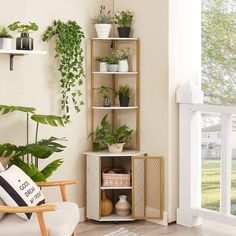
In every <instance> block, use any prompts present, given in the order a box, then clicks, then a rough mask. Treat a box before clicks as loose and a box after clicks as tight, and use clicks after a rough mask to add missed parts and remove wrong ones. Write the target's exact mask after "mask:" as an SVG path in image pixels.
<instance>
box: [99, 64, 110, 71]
mask: <svg viewBox="0 0 236 236" xmlns="http://www.w3.org/2000/svg"><path fill="white" fill-rule="evenodd" d="M99 71H100V72H107V71H108V64H107V62H100V63H99Z"/></svg>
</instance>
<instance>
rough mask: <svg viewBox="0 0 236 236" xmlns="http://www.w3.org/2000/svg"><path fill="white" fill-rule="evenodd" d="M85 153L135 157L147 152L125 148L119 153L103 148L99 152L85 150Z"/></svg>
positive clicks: (144, 154)
mask: <svg viewBox="0 0 236 236" xmlns="http://www.w3.org/2000/svg"><path fill="white" fill-rule="evenodd" d="M84 154H85V155H90V156H98V157H99V156H101V157H126V156H127V157H129V156H130V157H135V156H146V155H147V153H146V152H142V151H129V150H124V151H123V152H119V153H112V152H109V151H108V150H102V151H97V152H85V153H84Z"/></svg>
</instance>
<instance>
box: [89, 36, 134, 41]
mask: <svg viewBox="0 0 236 236" xmlns="http://www.w3.org/2000/svg"><path fill="white" fill-rule="evenodd" d="M92 40H94V41H111V40H115V41H137V40H138V38H118V37H110V38H92Z"/></svg>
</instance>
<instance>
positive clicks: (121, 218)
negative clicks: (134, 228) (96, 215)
mask: <svg viewBox="0 0 236 236" xmlns="http://www.w3.org/2000/svg"><path fill="white" fill-rule="evenodd" d="M99 221H134V219H133V217H132V215H129V216H118V215H116V214H112V215H110V216H102V217H101V218H100V220H99Z"/></svg>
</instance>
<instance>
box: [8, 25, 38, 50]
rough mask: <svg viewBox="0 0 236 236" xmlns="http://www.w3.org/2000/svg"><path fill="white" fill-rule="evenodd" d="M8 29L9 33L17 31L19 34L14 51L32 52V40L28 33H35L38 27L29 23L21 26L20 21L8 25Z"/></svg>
mask: <svg viewBox="0 0 236 236" xmlns="http://www.w3.org/2000/svg"><path fill="white" fill-rule="evenodd" d="M8 28H9V29H10V30H11V31H17V32H18V33H20V37H18V38H16V49H17V50H33V49H34V40H33V38H31V37H29V32H32V31H37V30H38V29H39V27H38V25H37V24H36V23H34V22H29V23H28V24H21V23H20V21H16V22H14V23H13V24H11V25H9V26H8Z"/></svg>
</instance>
